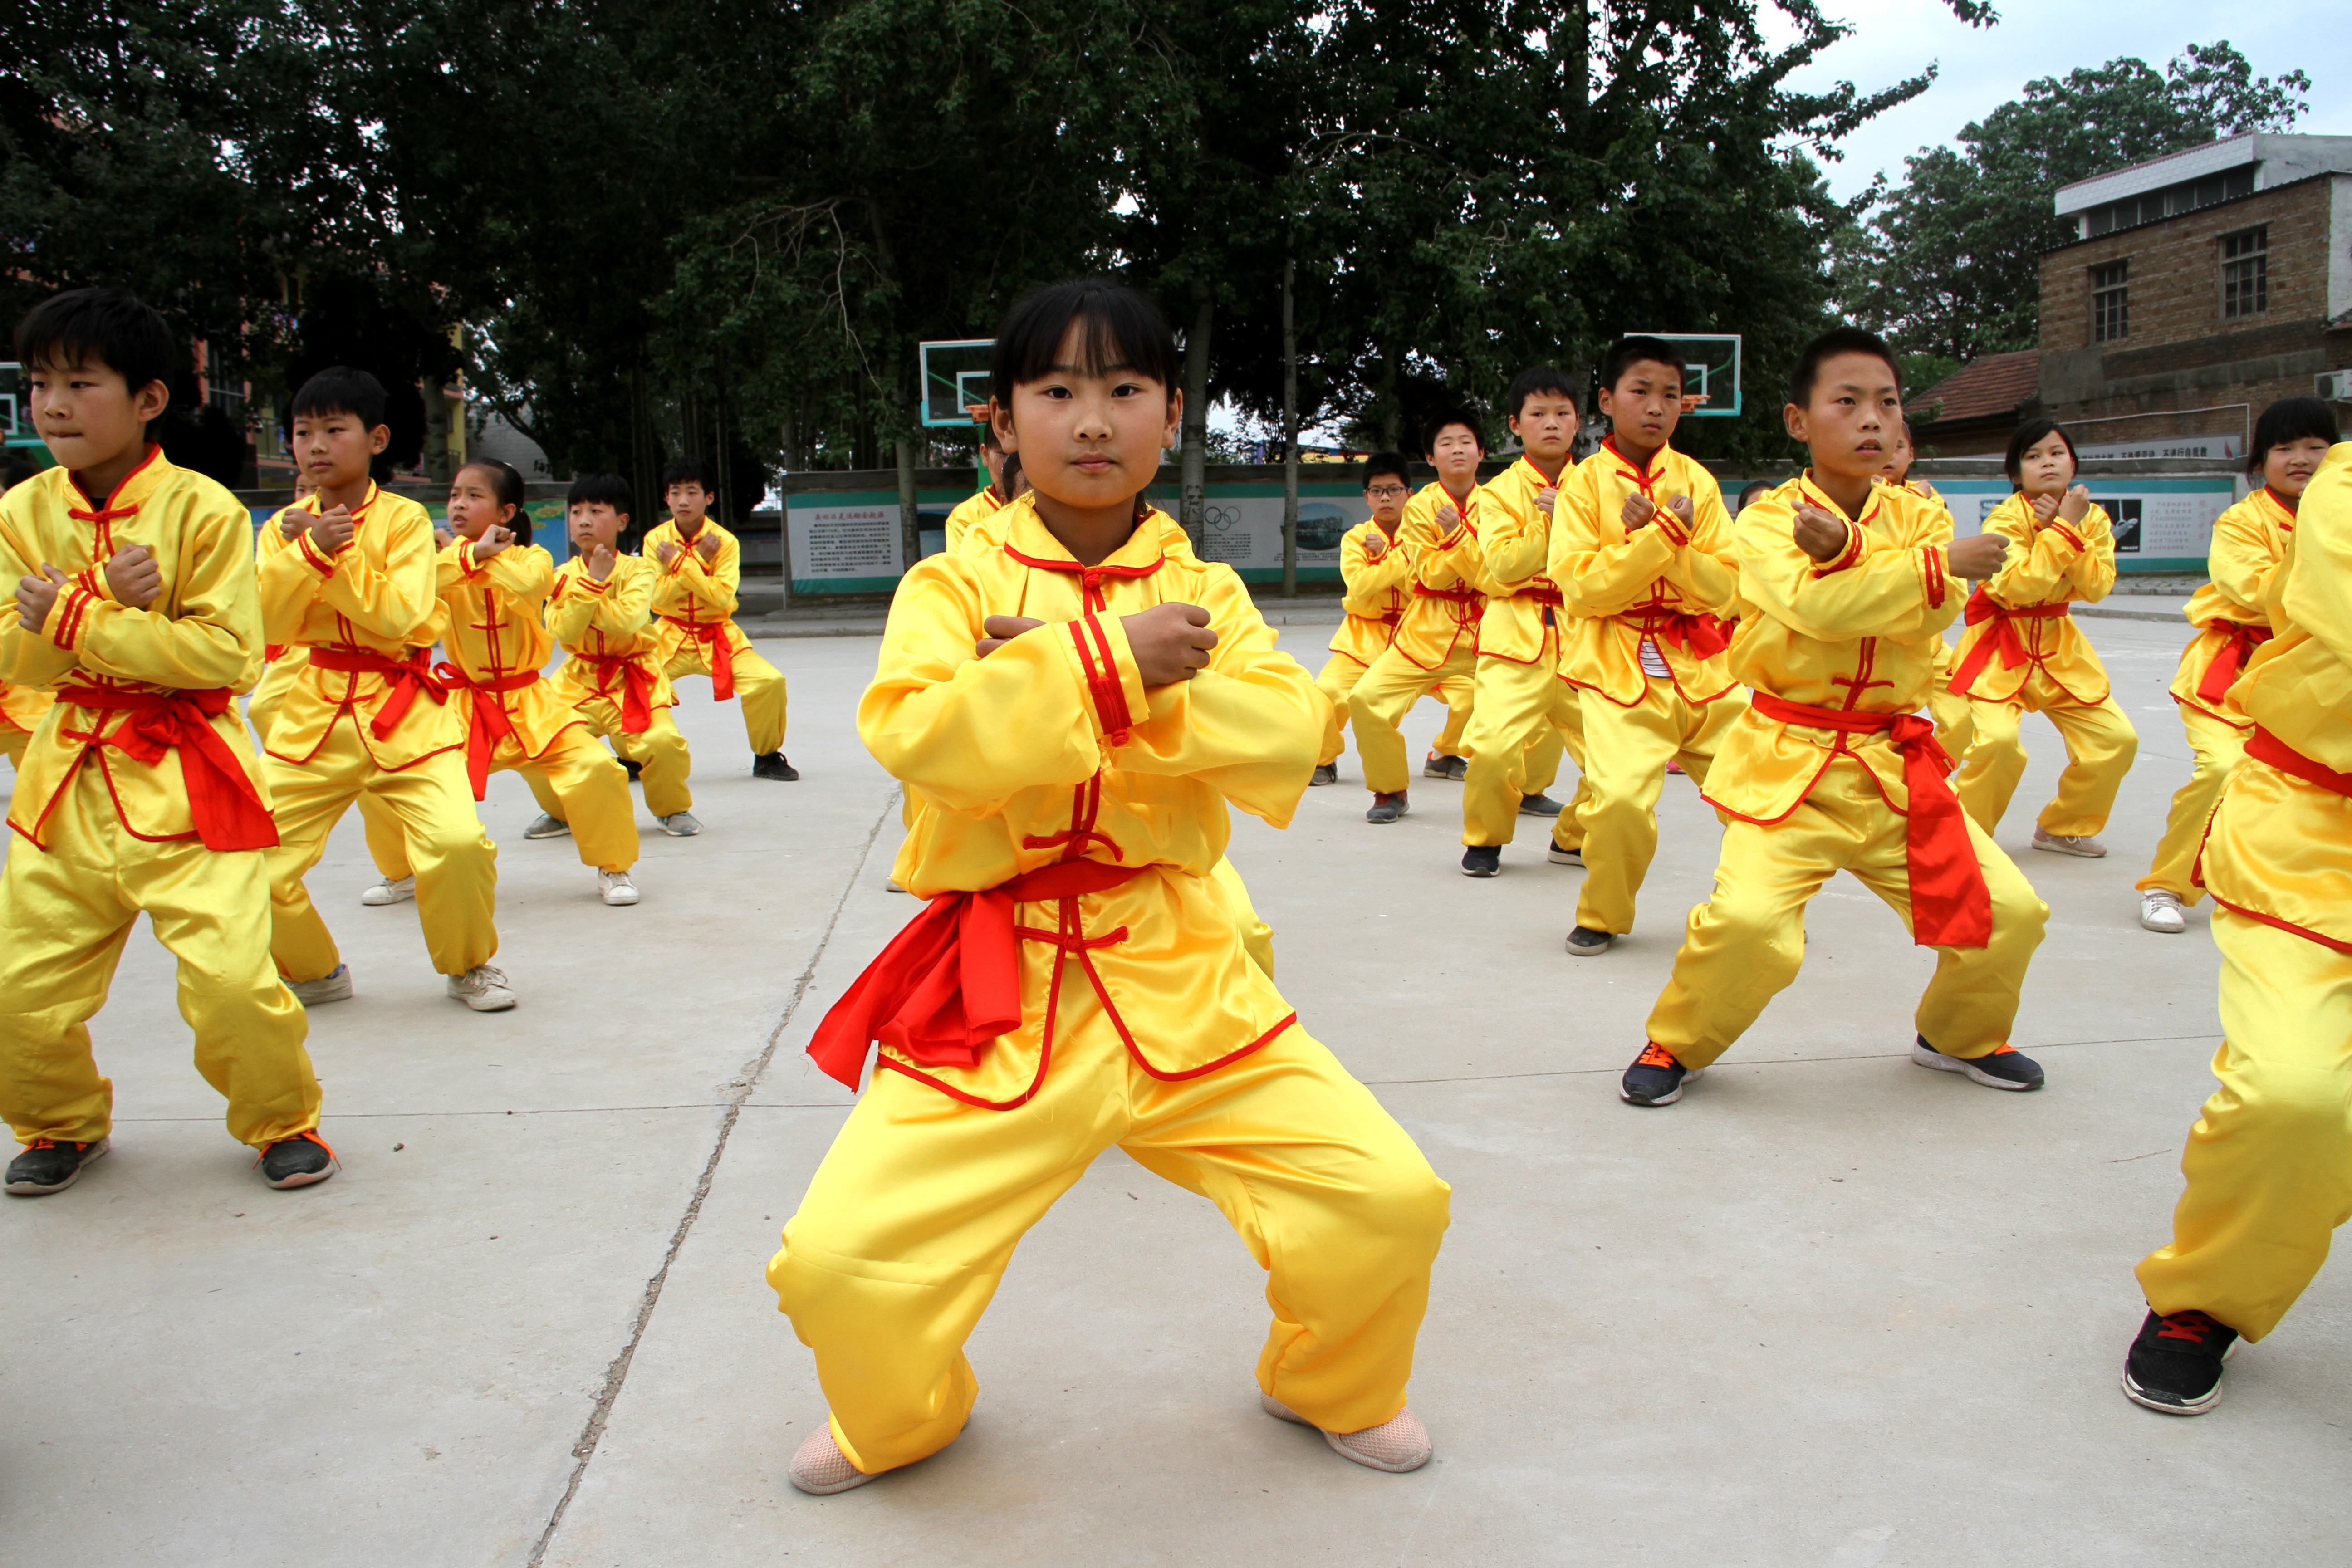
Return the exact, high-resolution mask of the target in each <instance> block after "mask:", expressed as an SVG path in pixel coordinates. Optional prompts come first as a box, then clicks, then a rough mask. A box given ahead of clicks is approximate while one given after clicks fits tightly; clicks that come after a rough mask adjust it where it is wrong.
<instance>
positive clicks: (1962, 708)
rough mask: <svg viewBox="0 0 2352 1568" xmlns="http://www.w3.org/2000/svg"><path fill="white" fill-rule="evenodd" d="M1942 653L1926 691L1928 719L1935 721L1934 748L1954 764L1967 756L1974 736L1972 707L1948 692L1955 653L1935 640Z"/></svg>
mask: <svg viewBox="0 0 2352 1568" xmlns="http://www.w3.org/2000/svg"><path fill="white" fill-rule="evenodd" d="M1937 647H1940V648H1941V649H1942V650H1943V651H1942V652H1940V653H1937V655H1936V656H1935V658H1934V661H1933V664H1932V666H1931V672H1930V679H1931V682H1932V683H1931V684H1930V685H1929V686H1928V688H1927V717H1928V718H1930V719H1932V720H1934V721H1936V744H1937V745H1939V746H1941V747H1943V748H1944V754H1945V755H1946V756H1948V757H1949V758H1951V759H1952V761H1953V763H1955V764H1957V763H1958V762H1959V760H1960V759H1961V758H1962V757H1965V756H1966V755H1968V752H1969V741H1971V740H1973V739H1974V738H1975V736H1976V716H1975V714H1974V713H1973V712H1972V711H1971V709H1972V708H1973V707H1974V704H1972V703H1971V702H1969V700H1968V699H1967V698H1966V697H1964V696H1962V695H1961V694H1960V693H1958V692H1957V691H1955V690H1953V689H1951V680H1952V670H1953V668H1954V666H1955V665H1956V663H1957V662H1958V659H1957V652H1958V650H1956V649H1955V648H1954V647H1952V645H1951V644H1950V643H1948V642H1944V641H1942V640H1941V639H1938V640H1937Z"/></svg>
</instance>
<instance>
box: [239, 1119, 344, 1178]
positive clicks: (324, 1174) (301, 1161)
mask: <svg viewBox="0 0 2352 1568" xmlns="http://www.w3.org/2000/svg"><path fill="white" fill-rule="evenodd" d="M256 1163H257V1164H259V1165H260V1167H261V1179H262V1180H263V1181H265V1182H268V1184H270V1185H271V1186H273V1187H307V1186H309V1185H310V1184H312V1183H314V1182H323V1181H325V1180H326V1179H327V1178H328V1177H329V1176H331V1175H333V1174H334V1173H336V1172H337V1171H340V1170H341V1169H342V1168H343V1166H342V1162H341V1161H340V1160H337V1159H336V1158H335V1152H334V1151H333V1150H332V1149H330V1148H328V1147H327V1141H326V1140H325V1139H324V1138H321V1137H320V1136H319V1135H318V1134H317V1133H316V1132H297V1133H296V1134H294V1136H293V1137H291V1138H280V1139H279V1140H278V1142H275V1143H272V1144H271V1145H270V1146H269V1147H268V1148H267V1149H264V1150H263V1151H262V1152H261V1155H260V1158H259V1159H258V1160H257V1162H256Z"/></svg>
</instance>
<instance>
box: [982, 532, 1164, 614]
mask: <svg viewBox="0 0 2352 1568" xmlns="http://www.w3.org/2000/svg"><path fill="white" fill-rule="evenodd" d="M1004 553H1006V554H1007V555H1010V556H1011V557H1013V559H1014V560H1015V561H1018V562H1019V563H1021V564H1022V565H1024V566H1028V567H1032V568H1034V569H1035V570H1037V571H1039V572H1059V573H1061V574H1064V575H1066V576H1072V577H1076V579H1077V580H1078V597H1079V602H1080V603H1081V604H1082V605H1085V607H1086V608H1087V609H1089V610H1108V609H1109V608H1110V602H1109V601H1108V600H1107V599H1105V598H1104V597H1103V587H1102V585H1103V583H1104V582H1105V580H1107V579H1109V578H1125V579H1128V580H1129V581H1133V580H1135V579H1138V578H1142V577H1149V576H1150V575H1151V574H1153V573H1155V572H1157V571H1159V570H1160V567H1161V566H1163V565H1165V564H1167V561H1168V558H1167V557H1166V556H1164V555H1163V556H1161V557H1160V559H1159V560H1157V561H1147V562H1145V563H1143V564H1142V565H1140V566H1081V565H1079V564H1078V563H1076V562H1075V561H1047V560H1044V559H1042V558H1041V557H1038V556H1034V555H1024V554H1022V553H1021V552H1019V551H1018V550H1015V549H1013V546H1011V545H1010V544H1008V545H1006V546H1005V547H1004Z"/></svg>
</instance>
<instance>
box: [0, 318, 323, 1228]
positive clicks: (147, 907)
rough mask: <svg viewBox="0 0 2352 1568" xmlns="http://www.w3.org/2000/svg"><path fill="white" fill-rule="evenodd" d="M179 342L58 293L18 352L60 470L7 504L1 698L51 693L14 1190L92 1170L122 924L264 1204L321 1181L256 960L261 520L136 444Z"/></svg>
mask: <svg viewBox="0 0 2352 1568" xmlns="http://www.w3.org/2000/svg"><path fill="white" fill-rule="evenodd" d="M172 357H173V356H172V333H171V329H170V328H168V327H166V326H165V325H164V324H163V318H162V317H161V316H158V315H157V314H156V313H155V312H154V311H152V310H149V309H148V308H147V307H146V306H145V305H142V304H141V303H140V302H139V301H138V300H133V299H131V298H129V297H128V296H126V295H122V294H117V293H113V292H111V291H110V290H106V289H76V290H74V291H72V292H70V293H66V294H58V295H55V296H53V297H52V298H50V299H49V300H47V301H45V302H43V303H42V304H40V305H37V306H36V307H34V309H33V310H31V311H30V312H29V313H28V314H27V315H26V317H25V319H24V321H22V322H21V323H19V324H18V326H17V328H16V358H17V360H18V362H19V363H22V364H23V366H24V368H25V374H26V403H27V405H28V406H29V412H30V413H31V416H32V418H33V423H34V426H35V428H36V429H37V430H38V431H39V432H40V434H41V437H42V439H43V440H45V441H46V442H47V444H48V447H49V450H50V451H51V452H53V453H54V454H56V456H57V459H58V466H57V467H55V468H50V469H48V470H47V471H46V472H44V473H42V474H40V475H39V476H38V477H37V478H35V479H29V480H27V481H26V482H25V483H23V484H21V485H18V486H16V487H15V488H13V489H10V490H9V491H8V493H7V495H6V497H5V498H0V579H5V581H7V582H9V583H11V584H14V585H15V588H16V604H15V605H13V606H12V607H11V609H10V612H9V613H8V614H6V615H5V616H0V623H5V624H0V675H5V678H6V679H8V680H9V681H10V682H11V683H12V684H15V685H20V686H27V687H34V688H37V689H43V690H54V691H55V692H57V694H58V697H57V702H56V705H55V707H53V708H52V709H51V710H50V711H49V713H48V715H47V718H45V719H44V720H43V721H41V725H40V728H39V729H38V731H37V732H36V733H35V734H34V735H33V737H32V740H31V743H30V744H29V746H28V747H27V748H26V751H25V752H24V754H23V756H22V758H21V759H20V762H21V766H22V770H23V771H22V772H21V773H18V775H17V778H16V795H15V798H14V799H13V800H11V802H10V803H9V808H8V826H9V827H10V828H11V829H12V830H13V831H12V833H11V836H10V838H9V844H8V858H7V865H6V868H5V870H0V1114H5V1116H6V1117H7V1119H8V1125H9V1126H10V1127H11V1128H12V1129H14V1130H15V1131H16V1137H17V1139H18V1140H19V1141H20V1142H23V1143H24V1144H25V1145H26V1147H25V1150H24V1152H21V1153H19V1154H18V1155H17V1156H16V1158H15V1159H14V1160H12V1161H11V1162H10V1163H9V1165H8V1173H7V1182H6V1185H7V1190H8V1191H9V1192H10V1193H12V1194H16V1195H17V1196H19V1197H37V1196H40V1195H43V1194H48V1193H54V1192H58V1191H60V1190H62V1189H63V1188H66V1187H68V1186H71V1185H72V1184H74V1182H75V1181H76V1180H77V1179H79V1176H80V1175H81V1172H82V1168H83V1167H84V1166H85V1165H87V1164H89V1162H90V1161H92V1160H95V1159H97V1158H98V1157H99V1156H100V1155H102V1154H104V1153H105V1152H106V1151H107V1146H108V1140H109V1137H110V1132H111V1131H112V1127H111V1112H112V1110H113V1103H114V1089H113V1085H112V1084H110V1082H108V1080H107V1079H104V1078H103V1077H101V1076H100V1074H99V1071H98V1067H97V1064H96V1062H95V1061H94V1060H93V1059H92V1058H91V1055H90V1044H89V1019H90V1017H91V1016H92V1015H94V1014H95V1013H97V1012H98V1010H99V1009H100V1007H101V1006H103V1005H105V1003H106V994H107V989H108V987H109V985H110V984H111V983H112V981H113V978H114V967H115V963H116V962H117V961H118V960H119V959H120V958H121V954H122V944H123V942H124V940H125V939H126V938H127V937H128V936H129V935H130V931H131V924H132V922H134V921H137V920H138V918H139V916H140V915H141V914H142V913H143V914H145V915H146V916H147V920H148V923H149V925H150V927H151V928H152V930H153V931H154V932H155V937H156V940H157V941H159V942H162V943H163V945H164V946H165V947H167V948H169V949H171V951H172V954H173V957H174V958H176V959H178V960H179V997H180V1016H182V1017H184V1018H185V1019H187V1021H188V1025H189V1026H190V1028H191V1029H193V1030H194V1034H195V1056H196V1070H197V1071H198V1072H201V1073H202V1074H204V1076H205V1081H206V1082H207V1083H209V1084H211V1085H212V1086H213V1087H214V1088H215V1089H218V1090H219V1091H220V1092H221V1094H222V1095H223V1097H225V1098H226V1100H227V1101H228V1131H229V1134H230V1136H232V1137H234V1138H236V1140H237V1141H238V1142H241V1143H245V1144H247V1145H249V1146H251V1147H252V1148H253V1149H255V1150H256V1151H257V1152H258V1157H259V1164H260V1167H261V1174H262V1177H263V1179H264V1180H265V1181H267V1182H268V1184H270V1185H271V1186H273V1187H294V1186H303V1185H307V1184H310V1183H314V1182H323V1181H325V1180H326V1179H327V1178H328V1177H330V1176H331V1175H333V1174H334V1173H335V1171H336V1170H337V1168H338V1167H337V1165H336V1163H335V1157H334V1152H333V1151H332V1150H331V1149H329V1148H328V1147H327V1144H326V1142H325V1141H324V1140H322V1139H321V1138H320V1136H319V1134H318V1131H317V1129H318V1125H319V1081H318V1079H316V1078H315V1077H314V1076H313V1075H312V1073H311V1071H310V1055H309V1053H308V1052H306V1051H305V1050H304V1049H303V1039H304V1037H305V1036H306V1035H307V1034H308V1032H309V1020H308V1019H306V1018H305V1017H304V1016H303V1014H302V1009H301V1006H300V1005H299V1004H298V1003H296V1001H295V1000H294V998H293V997H292V996H291V995H290V994H288V992H287V989H286V987H285V986H284V985H283V984H279V982H278V975H277V973H276V971H275V970H274V969H273V968H272V967H271V965H270V962H269V875H268V867H267V865H266V864H265V863H264V860H263V854H264V852H265V851H266V850H267V849H268V847H269V846H271V845H272V844H275V843H276V842H277V841H278V835H277V830H276V828H275V827H274V826H273V825H272V823H271V820H270V812H269V795H268V790H267V787H266V786H264V785H263V784H261V783H260V782H259V780H258V777H257V774H258V773H259V769H258V768H257V766H256V763H255V758H254V755H253V749H252V745H251V742H249V741H247V738H246V733H245V726H244V724H243V723H242V721H240V720H239V719H238V717H237V711H236V692H237V691H239V690H240V689H245V688H247V687H250V686H251V685H252V684H253V682H254V679H256V678H257V676H258V675H259V674H260V673H261V648H262V634H261V614H260V609H259V606H258V605H257V604H256V603H255V598H254V584H253V516H252V513H250V512H249V511H247V510H246V508H245V506H244V504H243V503H241V502H240V501H238V500H237V499H236V497H235V496H233V495H231V494H229V492H228V491H226V490H225V489H222V488H221V487H220V486H219V485H217V484H215V483H214V482H213V481H212V480H210V479H205V478H204V477H203V476H202V475H199V474H193V473H189V472H188V471H186V470H185V469H183V468H174V467H173V466H172V464H171V463H170V462H169V461H168V460H167V459H166V458H164V457H163V453H162V451H161V450H160V449H159V448H157V447H153V446H152V445H150V444H149V442H148V439H147V428H148V426H149V425H150V424H151V423H152V421H153V420H154V419H155V418H157V417H158V416H160V415H162V413H163V407H164V405H165V404H166V403H167V402H169V401H170V396H171V394H170V390H169V388H170V381H169V378H170V375H171V373H172Z"/></svg>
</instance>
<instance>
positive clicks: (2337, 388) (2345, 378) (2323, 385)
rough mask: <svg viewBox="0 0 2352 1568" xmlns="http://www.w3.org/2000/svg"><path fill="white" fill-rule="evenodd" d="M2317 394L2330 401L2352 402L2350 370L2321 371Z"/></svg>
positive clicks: (2351, 371)
mask: <svg viewBox="0 0 2352 1568" xmlns="http://www.w3.org/2000/svg"><path fill="white" fill-rule="evenodd" d="M2318 395H2319V396H2321V397H2324V398H2326V399H2327V400H2328V401H2329V402H2331V403H2352V370H2323V371H2321V372H2320V373H2319V389H2318Z"/></svg>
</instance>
